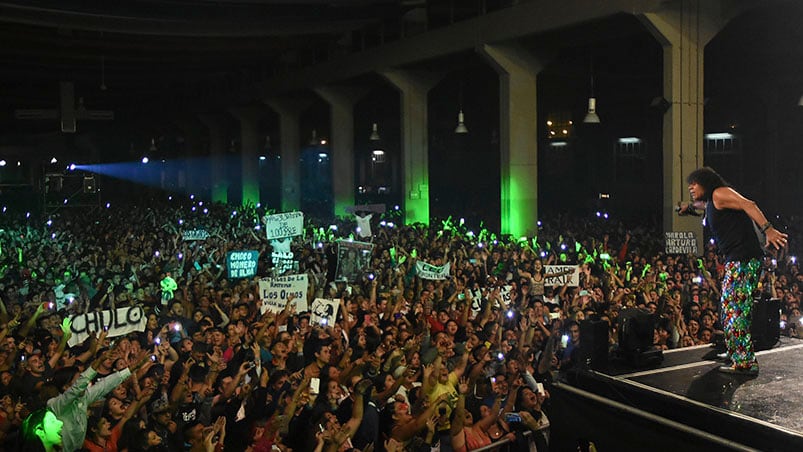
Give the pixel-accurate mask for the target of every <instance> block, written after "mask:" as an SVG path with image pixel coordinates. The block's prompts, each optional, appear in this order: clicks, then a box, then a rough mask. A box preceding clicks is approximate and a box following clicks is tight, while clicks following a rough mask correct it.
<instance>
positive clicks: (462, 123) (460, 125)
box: [454, 81, 468, 134]
mask: <svg viewBox="0 0 803 452" xmlns="http://www.w3.org/2000/svg"><path fill="white" fill-rule="evenodd" d="M457 107H458V113H457V127H455V128H454V133H456V134H464V133H468V128H466V118H465V116H463V82H462V81H460V91H459V92H458V95H457Z"/></svg>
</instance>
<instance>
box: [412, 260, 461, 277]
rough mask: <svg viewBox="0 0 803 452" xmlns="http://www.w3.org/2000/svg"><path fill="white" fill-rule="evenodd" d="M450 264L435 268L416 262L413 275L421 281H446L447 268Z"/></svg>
mask: <svg viewBox="0 0 803 452" xmlns="http://www.w3.org/2000/svg"><path fill="white" fill-rule="evenodd" d="M451 265H452V263H451V262H447V263H446V264H444V265H441V266H437V265H432V264H428V263H426V262H421V261H416V263H415V275H416V276H418V277H419V278H421V279H446V278H447V277H448V276H449V267H451Z"/></svg>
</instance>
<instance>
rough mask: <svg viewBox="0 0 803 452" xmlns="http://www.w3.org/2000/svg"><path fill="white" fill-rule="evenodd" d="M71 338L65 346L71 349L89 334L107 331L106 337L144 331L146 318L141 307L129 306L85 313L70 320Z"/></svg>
mask: <svg viewBox="0 0 803 452" xmlns="http://www.w3.org/2000/svg"><path fill="white" fill-rule="evenodd" d="M71 320H72V325H71V326H70V330H71V331H72V336H71V337H70V340H69V341H68V342H67V344H68V345H69V346H70V347H72V346H74V345H77V344H80V343H81V342H83V341H85V340H86V339H87V338H89V333H91V332H93V331H95V332H97V331H100V330H102V329H104V328H106V329H108V330H109V334H108V337H117V336H123V335H125V334H128V333H133V332H135V331H145V326H146V325H147V323H148V317H147V316H146V315H145V312H144V311H143V310H142V306H129V307H125V308H117V309H114V310H108V311H99V312H87V313H86V314H79V315H75V316H73V317H72V318H71Z"/></svg>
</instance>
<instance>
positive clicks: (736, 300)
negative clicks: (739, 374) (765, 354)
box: [722, 259, 761, 368]
mask: <svg viewBox="0 0 803 452" xmlns="http://www.w3.org/2000/svg"><path fill="white" fill-rule="evenodd" d="M760 270H761V262H760V261H759V260H758V259H751V260H750V261H748V262H744V263H743V262H740V261H731V262H728V263H726V264H725V278H724V279H723V280H722V326H723V329H724V330H725V345H726V346H727V347H728V355H729V356H730V357H731V360H733V365H734V367H737V368H750V367H752V366H757V365H758V362H757V361H756V354H755V352H754V350H753V340H752V337H751V335H750V326H751V324H752V320H753V291H754V290H756V286H757V284H758V277H759V271H760Z"/></svg>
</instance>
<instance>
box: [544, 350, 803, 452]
mask: <svg viewBox="0 0 803 452" xmlns="http://www.w3.org/2000/svg"><path fill="white" fill-rule="evenodd" d="M716 353H717V352H716V350H715V349H713V348H711V347H710V346H707V345H706V346H698V347H690V348H684V349H676V350H670V351H665V352H664V359H663V362H662V363H661V364H660V366H658V367H657V368H653V369H646V370H639V371H635V370H634V369H633V368H632V367H630V368H627V367H625V366H622V365H621V364H620V365H616V364H612V365H610V366H608V367H607V369H606V370H604V371H594V370H584V371H579V372H574V373H572V374H569V375H566V381H565V382H563V383H558V384H556V385H555V388H554V390H553V392H555V396H556V397H555V403H554V406H555V408H557V407H558V405H559V403H560V402H562V401H563V400H567V401H568V404H566V403H564V404H563V406H564V407H565V406H569V407H571V409H569V410H568V411H567V412H561V411H560V410H563V409H564V408H561V409H559V410H556V411H557V412H556V416H555V417H557V418H558V419H555V422H553V430H554V429H557V431H556V432H555V433H556V438H555V439H556V440H557V441H567V445H568V442H569V440H575V439H577V438H585V439H592V440H594V439H596V443H597V445H598V448H597V450H644V449H645V448H649V449H650V450H709V451H710V450H761V451H799V450H803V380H802V379H801V376H803V359H801V358H802V357H803V340H799V339H792V338H788V337H782V338H781V340H780V342H779V343H778V344H776V346H775V347H773V348H771V349H769V350H764V351H760V352H758V353H757V356H758V361H759V365H760V372H759V375H758V376H757V377H754V378H750V377H745V376H732V375H728V374H723V373H721V372H718V371H717V367H719V365H720V363H719V362H718V361H715V360H714V358H715V357H716ZM562 399H563V400H562ZM594 410H597V411H596V412H597V415H596V416H591V415H589V414H588V413H593V412H595V411H594ZM578 411H582V412H583V413H584V414H583V416H585V419H584V418H583V416H579V417H578V416H577V412H578ZM564 416H565V417H566V418H567V419H572V418H574V421H573V424H574V427H577V428H576V429H575V430H574V431H572V432H571V433H569V432H566V431H561V429H560V427H559V421H561V420H562V419H560V418H561V417H564ZM602 418H604V419H602ZM582 423H588V424H589V426H588V429H587V430H586V431H585V432H583V427H584V426H583V425H581V424H582ZM591 424H597V425H596V426H593V425H591ZM599 424H602V425H603V427H602V428H600V427H599ZM567 434H568V436H572V435H573V437H572V438H569V437H568V436H567ZM634 434H635V436H633V435H634Z"/></svg>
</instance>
